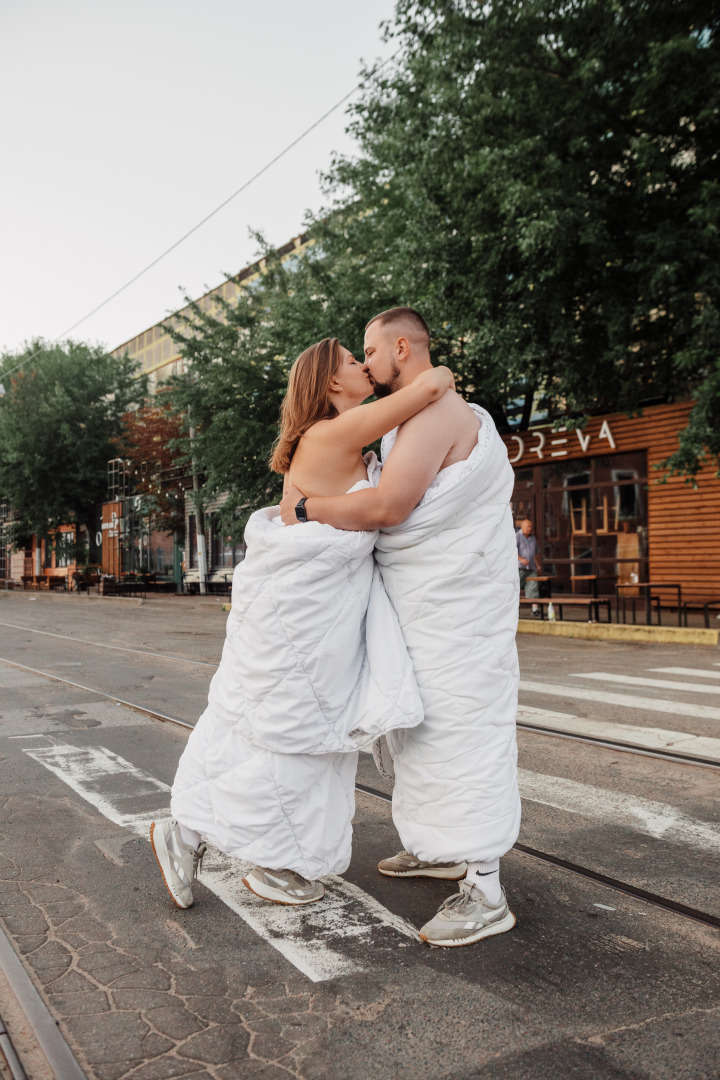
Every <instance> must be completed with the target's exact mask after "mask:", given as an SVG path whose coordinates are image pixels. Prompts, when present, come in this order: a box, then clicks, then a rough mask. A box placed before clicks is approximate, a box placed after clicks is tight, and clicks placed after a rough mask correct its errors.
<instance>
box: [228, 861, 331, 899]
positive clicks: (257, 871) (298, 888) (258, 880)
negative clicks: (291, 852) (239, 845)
mask: <svg viewBox="0 0 720 1080" xmlns="http://www.w3.org/2000/svg"><path fill="white" fill-rule="evenodd" d="M243 885H246V886H247V888H248V889H249V890H250V892H254V893H255V895H256V896H261V897H262V899H263V900H272V901H273V902H274V903H276V904H314V903H315V901H316V900H322V898H323V896H324V895H325V886H324V885H323V884H322V882H320V881H308V880H307V878H304V877H303V876H302V874H296V873H295V871H294V870H266V869H265V867H263V866H255V867H253V869H252V870H251V871H250V873H249V874H248V876H247V877H244V878H243Z"/></svg>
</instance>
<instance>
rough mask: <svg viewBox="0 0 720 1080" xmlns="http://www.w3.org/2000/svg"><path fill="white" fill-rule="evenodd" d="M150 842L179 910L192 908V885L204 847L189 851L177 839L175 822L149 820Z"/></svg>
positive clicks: (187, 846) (181, 841)
mask: <svg viewBox="0 0 720 1080" xmlns="http://www.w3.org/2000/svg"><path fill="white" fill-rule="evenodd" d="M150 843H151V844H152V848H153V851H154V852H155V858H156V859H157V861H158V864H159V866H160V871H161V873H162V876H163V879H164V881H165V884H166V885H167V888H168V892H169V893H170V895H171V896H172V898H173V902H174V903H175V904H176V906H177V907H179V908H189V907H192V905H193V894H192V883H193V881H194V880H195V878H196V877H197V876H198V871H199V870H200V867H201V866H202V861H203V855H204V854H205V850H206V848H207V845H206V844H204V843H203V844H199V845H198V847H196V848H192V847H190V845H189V844H186V843H185V842H184V841H183V840H182V839H181V837H180V830H179V829H178V827H177V822H176V821H163V822H161V823H160V824H159V825H158V824H157V822H155V821H153V823H152V825H151V826H150Z"/></svg>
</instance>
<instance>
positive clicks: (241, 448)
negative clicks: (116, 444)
mask: <svg viewBox="0 0 720 1080" xmlns="http://www.w3.org/2000/svg"><path fill="white" fill-rule="evenodd" d="M717 31H718V9H717V5H715V4H711V5H709V6H708V5H707V4H700V2H699V0H652V2H650V0H493V2H492V3H490V4H481V3H478V2H476V0H399V2H398V3H397V7H396V13H395V18H394V20H393V21H392V22H391V23H390V24H389V25H388V26H387V28H386V33H387V36H388V38H394V39H395V41H396V42H397V44H398V46H399V48H400V51H399V53H398V56H397V58H396V59H395V60H394V61H393V63H392V64H390V65H387V66H385V67H384V68H382V69H381V70H380V71H379V72H378V73H377V74H372V73H371V72H367V73H366V86H365V90H364V92H363V93H362V94H361V96H360V98H359V100H358V101H357V103H356V104H355V105H354V106H353V108H352V117H351V131H352V133H353V134H354V136H355V138H356V140H357V144H358V153H357V154H356V155H355V156H354V157H352V158H338V159H336V160H335V161H334V163H333V165H332V168H331V169H330V171H329V173H328V175H327V176H326V177H325V182H326V191H327V199H328V205H327V206H326V208H325V209H324V210H323V212H322V213H321V214H320V215H318V217H317V218H315V219H314V220H312V221H310V222H309V223H308V228H309V231H310V236H311V239H312V243H311V244H310V246H309V247H308V248H307V250H306V253H305V254H304V256H303V257H302V258H296V259H291V260H287V261H285V262H280V261H279V260H277V259H275V260H273V259H272V257H271V256H270V255H269V253H268V252H264V254H265V256H266V258H267V264H266V268H265V273H264V274H262V275H261V276H260V277H259V278H258V279H257V280H256V281H255V282H254V283H253V284H252V285H251V286H250V287H249V288H248V289H247V290H246V292H245V293H244V294H243V295H242V298H241V300H240V302H239V304H238V305H237V307H235V306H232V305H231V306H227V305H226V306H224V308H223V310H221V311H219V312H216V313H213V312H211V311H210V312H208V311H205V310H203V309H201V308H200V307H199V306H198V307H196V308H195V310H194V312H193V315H192V319H193V320H194V323H195V325H194V327H193V329H192V331H190V325H189V324H186V325H185V334H184V337H185V340H184V343H183V351H184V353H185V356H186V358H187V360H188V362H189V370H188V373H187V375H186V376H185V377H184V379H183V380H182V382H181V383H180V384H179V385H178V386H177V387H176V389H175V391H174V393H175V396H176V400H178V401H179V402H180V404H181V406H182V407H183V408H191V410H192V415H193V416H194V418H195V422H196V424H197V429H198V438H197V442H196V446H195V453H196V459H197V461H198V464H199V466H200V467H201V468H202V470H203V471H204V472H205V473H206V474H207V480H208V491H209V492H210V493H212V494H218V493H220V492H221V491H223V490H229V491H230V492H231V498H230V500H229V502H228V513H229V514H230V515H237V514H238V512H240V511H242V513H241V518H242V517H246V516H247V510H249V509H252V508H254V507H255V506H257V505H260V504H262V503H263V502H267V501H268V500H270V499H271V498H273V497H275V496H276V495H277V492H278V484H277V482H276V480H274V479H272V478H269V477H268V473H267V471H266V468H265V461H266V458H267V454H268V452H269V450H270V446H271V444H272V440H273V438H274V435H275V432H276V422H277V416H278V409H279V403H280V400H281V397H282V393H283V389H284V380H285V374H286V371H287V368H288V366H289V364H290V363H291V361H292V360H293V359H294V357H295V356H296V355H297V354H298V353H299V352H300V351H301V350H302V349H304V348H305V347H306V346H307V345H309V344H310V343H311V342H313V341H317V340H318V339H320V338H322V337H324V336H330V335H332V336H337V337H339V338H340V339H341V341H342V342H343V344H345V345H346V346H347V347H348V348H350V349H352V350H353V351H354V352H355V353H356V355H358V354H359V351H360V350H361V348H362V329H363V326H364V324H365V323H366V321H367V319H368V318H370V317H371V316H372V315H374V314H375V313H377V312H378V311H381V310H383V309H385V308H388V307H391V306H394V305H396V304H410V305H412V306H413V307H416V308H419V309H420V310H421V311H422V312H423V314H424V315H425V317H426V318H427V320H428V322H429V323H430V326H431V329H432V333H433V343H432V350H433V354H434V357H435V359H437V360H439V361H442V362H446V363H448V364H450V366H451V367H453V369H454V370H455V371H456V372H457V376H458V380H457V381H458V387H459V389H460V390H461V392H462V393H464V394H465V396H466V397H467V398H468V399H469V400H471V401H475V402H478V403H479V404H482V405H484V406H485V407H486V408H488V409H489V410H490V412H491V413H492V414H493V416H494V418H495V420H496V422H497V423H498V425H499V427H500V429H501V430H509V429H510V428H511V427H512V426H515V425H519V427H520V429H523V428H526V427H527V426H528V425H529V424H530V422H531V420H532V418H533V415H534V414H535V416H537V410H538V409H539V410H540V411H541V412H545V411H546V412H547V415H548V416H549V417H550V418H553V417H559V416H562V417H563V421H564V422H566V423H568V422H569V423H570V424H582V423H584V418H585V417H586V416H587V415H588V414H590V413H595V412H607V411H618V410H628V411H633V410H636V409H639V408H641V407H642V406H643V405H644V404H649V403H652V402H659V401H665V400H672V399H674V398H678V397H682V396H688V395H692V396H693V397H695V398H696V399H697V402H698V404H697V406H696V408H695V411H694V412H693V414H692V417H691V421H690V424H689V426H688V429H687V431H686V432H685V433H684V434H683V436H682V439H681V446H680V449H679V451H678V453H677V454H675V455H674V456H673V458H672V459H670V461H669V462H668V466H669V467H670V468H674V469H676V470H680V471H683V472H691V473H692V472H694V471H697V469H698V468H699V466H700V464H701V462H702V461H703V460H704V458H705V456H714V457H716V458H717V457H718V455H720V394H719V391H720V373H718V368H717V366H716V365H717V361H718V356H719V355H720V305H719V293H720V288H719V287H720V260H719V259H718V255H717V244H718V226H719V224H720V177H719V172H718V160H719V159H718V146H720V109H719V107H718V102H719V100H720V95H719V93H718V91H719V90H720V60H719V57H718V42H717ZM243 508H244V509H243Z"/></svg>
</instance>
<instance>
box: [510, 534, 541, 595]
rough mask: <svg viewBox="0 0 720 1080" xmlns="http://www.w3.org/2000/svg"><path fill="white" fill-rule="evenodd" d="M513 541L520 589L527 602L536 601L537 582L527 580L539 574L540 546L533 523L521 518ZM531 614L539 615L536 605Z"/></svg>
mask: <svg viewBox="0 0 720 1080" xmlns="http://www.w3.org/2000/svg"><path fill="white" fill-rule="evenodd" d="M515 541H516V543H517V552H518V572H519V574H520V588H521V589H524V590H525V596H526V598H527V599H528V600H537V599H538V597H539V596H540V589H539V587H538V582H537V581H528V578H530V577H531V576H533V575H535V574H537V573H539V572H540V562H539V560H538V555H539V554H540V545H539V544H538V542H537V540H536V539H535V537H534V536H533V523H532V521H531V520H530V518H523V519H522V521H521V522H520V528H519V529H518V531H517V532H516V533H515ZM532 613H533V615H535V616H537V615H539V614H540V608H539V607H538V605H537V604H533V606H532Z"/></svg>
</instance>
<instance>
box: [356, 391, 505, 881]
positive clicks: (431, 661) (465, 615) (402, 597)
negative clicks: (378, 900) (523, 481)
mask: <svg viewBox="0 0 720 1080" xmlns="http://www.w3.org/2000/svg"><path fill="white" fill-rule="evenodd" d="M471 408H473V409H474V411H475V412H476V414H477V416H478V418H479V420H480V430H479V432H478V441H477V445H476V447H475V448H474V450H473V451H472V453H471V454H470V456H469V458H468V459H467V460H466V461H462V462H458V463H457V464H455V465H451V466H450V467H449V468H447V469H444V470H443V471H442V472H441V473H439V474H438V476H437V477H436V479H435V480H434V481H433V483H432V484H431V485H430V487H429V489H428V491H427V493H426V494H425V496H424V497H423V499H422V501H421V502H420V504H419V506H418V507H417V508H416V509H415V510H414V511H413V512H412V514H411V515H410V517H409V518H407V520H406V521H404V522H403V523H402V524H401V525H398V526H396V527H394V528H392V529H388V530H383V532H381V533H380V536H379V538H378V541H377V546H376V552H375V557H376V559H377V562H378V563H379V565H380V568H381V572H382V577H383V582H384V584H385V587H386V589H387V592H388V595H389V597H390V599H391V600H392V603H393V605H394V607H395V610H396V612H397V614H398V616H399V619H400V625H401V627H402V631H403V635H404V638H405V642H406V644H407V647H408V651H409V653H410V657H411V659H412V662H413V666H414V669H415V675H416V678H417V681H418V684H419V686H420V693H421V697H422V701H423V706H424V712H425V716H424V720H423V721H422V723H421V724H419V725H418V726H417V727H414V728H413V729H412V730H408V731H397V732H392V733H391V734H390V735H389V736H388V739H387V744H388V749H389V750H390V753H391V756H392V759H393V764H394V771H395V788H394V792H393V820H394V821H395V826H396V828H397V830H398V832H399V834H400V838H401V840H402V843H403V845H404V847H405V848H406V849H407V850H408V851H410V852H412V853H413V854H414V855H416V856H418V857H419V858H421V859H427V860H431V861H436V862H440V861H445V860H450V859H452V860H461V859H467V860H469V861H475V860H490V859H494V858H498V857H500V856H502V855H504V854H505V852H506V851H508V850H509V849H510V848H511V847H512V845H513V844H514V843H515V840H516V839H517V835H518V830H519V826H520V799H519V795H518V787H517V747H516V739H515V721H516V713H517V692H518V661H517V651H516V645H515V634H516V631H517V617H518V571H517V550H516V545H515V531H514V528H513V521H512V515H511V510H510V497H511V494H512V487H513V470H512V467H511V466H510V464H509V462H508V458H507V451H506V449H505V446H504V444H503V442H502V440H501V439H500V437H499V435H498V433H497V431H496V429H495V425H494V423H493V421H492V419H491V417H490V415H489V414H488V413H487V412H485V410H483V409H480V408H478V407H476V406H471ZM393 442H394V433H393V432H391V433H390V435H389V436H386V437H385V441H384V444H383V452H384V457H387V455H388V453H389V452H390V451H391V449H392V444H393Z"/></svg>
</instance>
